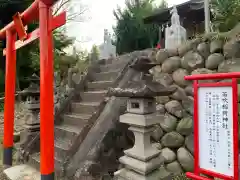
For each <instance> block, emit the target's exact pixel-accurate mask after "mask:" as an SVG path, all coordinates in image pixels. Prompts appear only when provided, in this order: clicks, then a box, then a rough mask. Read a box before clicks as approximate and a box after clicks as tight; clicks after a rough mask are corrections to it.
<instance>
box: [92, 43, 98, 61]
mask: <svg viewBox="0 0 240 180" xmlns="http://www.w3.org/2000/svg"><path fill="white" fill-rule="evenodd" d="M90 53H91V60H93V61H94V60H98V59H99V49H98V47H97V46H96V45H95V44H94V45H93V46H92V49H91V52H90Z"/></svg>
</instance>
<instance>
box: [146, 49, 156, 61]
mask: <svg viewBox="0 0 240 180" xmlns="http://www.w3.org/2000/svg"><path fill="white" fill-rule="evenodd" d="M156 56H157V51H156V50H152V51H150V52H149V53H148V58H149V59H150V60H151V61H152V62H156V61H157V60H156Z"/></svg>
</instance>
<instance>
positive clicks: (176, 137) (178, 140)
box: [161, 131, 184, 148]
mask: <svg viewBox="0 0 240 180" xmlns="http://www.w3.org/2000/svg"><path fill="white" fill-rule="evenodd" d="M161 144H162V145H163V146H164V147H168V148H179V147H181V146H182V145H183V144H184V137H183V136H182V135H181V134H179V133H177V132H175V131H172V132H169V133H166V134H165V135H164V136H163V137H162V139H161Z"/></svg>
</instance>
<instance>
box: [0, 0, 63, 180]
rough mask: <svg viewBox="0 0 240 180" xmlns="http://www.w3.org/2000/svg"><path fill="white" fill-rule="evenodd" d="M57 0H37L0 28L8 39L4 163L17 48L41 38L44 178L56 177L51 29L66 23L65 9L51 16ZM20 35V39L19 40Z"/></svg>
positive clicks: (10, 130)
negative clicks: (31, 26)
mask: <svg viewBox="0 0 240 180" xmlns="http://www.w3.org/2000/svg"><path fill="white" fill-rule="evenodd" d="M56 1H57V0H55V1H54V0H35V1H34V3H33V4H32V5H31V6H30V7H29V8H28V9H26V10H25V11H24V12H23V13H22V14H19V13H16V14H15V15H14V16H13V21H12V22H11V23H9V24H8V25H7V26H5V27H4V28H3V29H1V30H0V39H2V40H3V39H6V49H4V52H3V54H4V55H6V75H5V102H4V139H3V146H4V155H3V164H4V165H7V166H11V165H12V149H13V130H14V104H15V82H16V50H17V49H19V48H21V47H23V46H25V45H27V44H29V43H31V42H32V41H34V40H36V39H38V38H39V40H40V147H41V148H40V155H41V159H40V166H41V168H40V169H41V179H42V180H54V112H53V111H54V99H53V36H52V31H53V30H54V29H56V28H58V27H60V26H62V25H64V24H65V23H66V13H65V12H64V13H62V14H60V15H58V16H56V17H53V16H52V8H51V7H52V5H53V4H54V3H55V2H56ZM34 20H39V29H36V30H34V31H33V32H31V33H27V32H26V30H25V28H24V26H26V25H27V24H29V23H31V22H33V21H34ZM17 35H18V39H19V40H17V38H16V37H17Z"/></svg>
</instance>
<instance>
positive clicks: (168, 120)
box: [159, 113, 177, 132]
mask: <svg viewBox="0 0 240 180" xmlns="http://www.w3.org/2000/svg"><path fill="white" fill-rule="evenodd" d="M159 124H160V126H161V128H162V129H163V130H164V131H165V132H171V131H173V130H175V129H176V127H177V118H176V117H174V116H172V115H170V114H168V113H165V116H164V118H163V119H161V120H160V122H159Z"/></svg>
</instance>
